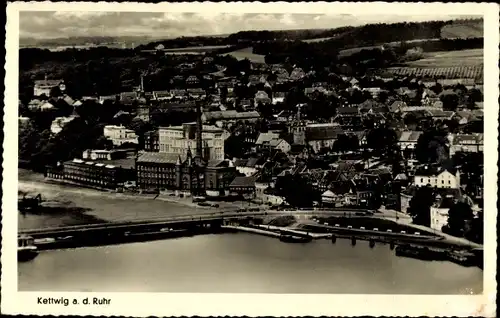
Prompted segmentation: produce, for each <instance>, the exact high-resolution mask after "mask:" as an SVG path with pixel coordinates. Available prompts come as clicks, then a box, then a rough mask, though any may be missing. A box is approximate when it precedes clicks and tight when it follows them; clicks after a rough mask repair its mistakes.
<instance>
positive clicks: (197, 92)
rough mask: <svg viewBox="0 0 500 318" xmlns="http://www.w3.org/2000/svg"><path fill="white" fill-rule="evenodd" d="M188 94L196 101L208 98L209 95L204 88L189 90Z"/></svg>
mask: <svg viewBox="0 0 500 318" xmlns="http://www.w3.org/2000/svg"><path fill="white" fill-rule="evenodd" d="M187 93H188V95H189V97H191V98H195V99H203V98H205V97H206V96H207V93H206V92H205V90H204V89H202V88H188V89H187Z"/></svg>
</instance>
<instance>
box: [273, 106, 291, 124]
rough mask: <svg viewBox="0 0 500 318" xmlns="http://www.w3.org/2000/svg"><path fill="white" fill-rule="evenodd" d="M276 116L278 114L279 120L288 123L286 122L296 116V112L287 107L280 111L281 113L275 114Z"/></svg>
mask: <svg viewBox="0 0 500 318" xmlns="http://www.w3.org/2000/svg"><path fill="white" fill-rule="evenodd" d="M275 116H276V119H277V120H278V121H281V122H285V123H286V122H290V121H292V120H293V119H294V118H295V113H293V112H292V111H290V110H288V109H285V110H282V111H281V112H279V114H278V115H275Z"/></svg>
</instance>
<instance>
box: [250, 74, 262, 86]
mask: <svg viewBox="0 0 500 318" xmlns="http://www.w3.org/2000/svg"><path fill="white" fill-rule="evenodd" d="M259 84H261V81H260V76H259V75H249V76H248V84H247V86H249V87H250V86H256V85H259Z"/></svg>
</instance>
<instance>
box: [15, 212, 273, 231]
mask: <svg viewBox="0 0 500 318" xmlns="http://www.w3.org/2000/svg"><path fill="white" fill-rule="evenodd" d="M264 214H265V212H239V213H234V212H233V213H231V214H225V213H224V212H219V213H212V214H207V213H205V214H194V215H187V216H186V215H178V216H171V217H168V218H162V219H158V220H151V219H147V220H134V221H124V222H114V223H100V224H89V225H73V226H64V227H52V228H43V229H30V230H23V231H19V233H20V234H26V235H30V234H38V233H63V232H70V231H79V230H81V231H85V230H94V229H95V230H97V229H106V228H114V229H116V228H122V227H136V226H146V225H147V226H155V225H163V224H168V223H173V222H175V223H178V222H189V221H211V220H219V219H220V220H223V219H224V218H242V217H248V216H258V215H264Z"/></svg>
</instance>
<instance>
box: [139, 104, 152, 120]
mask: <svg viewBox="0 0 500 318" xmlns="http://www.w3.org/2000/svg"><path fill="white" fill-rule="evenodd" d="M136 117H137V118H139V119H140V120H142V121H144V122H149V121H150V120H151V108H150V106H148V105H140V106H139V107H137V114H136Z"/></svg>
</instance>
